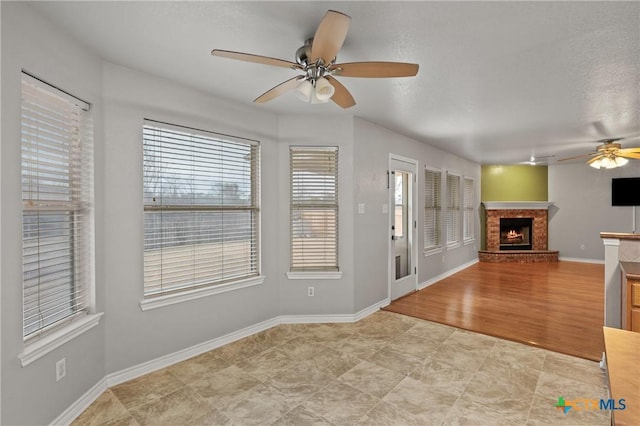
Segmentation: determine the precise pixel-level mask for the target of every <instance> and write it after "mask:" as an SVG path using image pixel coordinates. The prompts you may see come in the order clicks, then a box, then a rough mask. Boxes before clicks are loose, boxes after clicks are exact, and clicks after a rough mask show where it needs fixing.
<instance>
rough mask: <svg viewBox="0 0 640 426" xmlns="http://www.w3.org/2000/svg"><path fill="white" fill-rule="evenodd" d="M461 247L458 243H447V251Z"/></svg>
mask: <svg viewBox="0 0 640 426" xmlns="http://www.w3.org/2000/svg"><path fill="white" fill-rule="evenodd" d="M461 245H462V243H460V241H454V242H452V243H447V250H451V249H455V248H458V247H460V246H461Z"/></svg>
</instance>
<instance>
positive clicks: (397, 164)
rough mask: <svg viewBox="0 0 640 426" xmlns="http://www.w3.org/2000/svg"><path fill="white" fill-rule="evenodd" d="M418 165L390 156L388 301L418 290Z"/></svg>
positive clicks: (415, 162)
mask: <svg viewBox="0 0 640 426" xmlns="http://www.w3.org/2000/svg"><path fill="white" fill-rule="evenodd" d="M417 168H418V163H417V161H415V160H411V159H408V158H404V157H398V156H393V155H392V156H391V158H390V162H389V169H390V170H389V205H390V208H389V219H390V220H389V222H390V223H389V227H390V236H391V238H390V239H389V241H390V243H389V293H390V297H391V300H394V299H397V298H398V297H401V296H404V295H405V294H407V293H409V292H412V291H415V290H416V288H417V257H416V254H417V238H416V224H417V223H416V220H417V217H416V210H415V209H416V194H417V187H416V185H417V184H416V175H417Z"/></svg>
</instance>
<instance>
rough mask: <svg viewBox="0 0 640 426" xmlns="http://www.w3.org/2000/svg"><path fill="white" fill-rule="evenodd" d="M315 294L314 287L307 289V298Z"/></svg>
mask: <svg viewBox="0 0 640 426" xmlns="http://www.w3.org/2000/svg"><path fill="white" fill-rule="evenodd" d="M315 294H316V289H315V288H314V287H308V288H307V296H309V297H311V296H314V295H315Z"/></svg>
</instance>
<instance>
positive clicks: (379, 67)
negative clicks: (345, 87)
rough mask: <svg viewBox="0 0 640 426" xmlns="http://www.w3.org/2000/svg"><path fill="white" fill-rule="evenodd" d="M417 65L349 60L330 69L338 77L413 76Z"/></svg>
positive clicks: (416, 72) (416, 71)
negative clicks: (349, 61)
mask: <svg viewBox="0 0 640 426" xmlns="http://www.w3.org/2000/svg"><path fill="white" fill-rule="evenodd" d="M418 67H419V66H418V64H409V63H406V62H351V63H346V64H337V65H334V66H333V67H332V68H331V71H332V72H333V73H334V74H335V75H337V76H340V77H365V78H387V77H413V76H415V75H416V74H418Z"/></svg>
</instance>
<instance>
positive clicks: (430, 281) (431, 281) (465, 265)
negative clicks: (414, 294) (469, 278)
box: [418, 258, 478, 290]
mask: <svg viewBox="0 0 640 426" xmlns="http://www.w3.org/2000/svg"><path fill="white" fill-rule="evenodd" d="M476 263H478V258H475V259H473V260H470V261H468V262H466V263H463V264H462V265H460V266H456V267H455V268H453V269H449V270H448V271H446V272H443V273H442V274H440V275H436V276H435V277H433V278H430V279H428V280H427V281H425V282H423V283H420V284H418V290H422V289H423V288H425V287H429V286H430V285H432V284H435V283H437V282H438V281H441V280H443V279H445V278H447V277H450V276H451V275H453V274H456V273H458V272H460V271H462V270H463V269H467V268H468V267H469V266H472V265H475V264H476Z"/></svg>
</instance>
